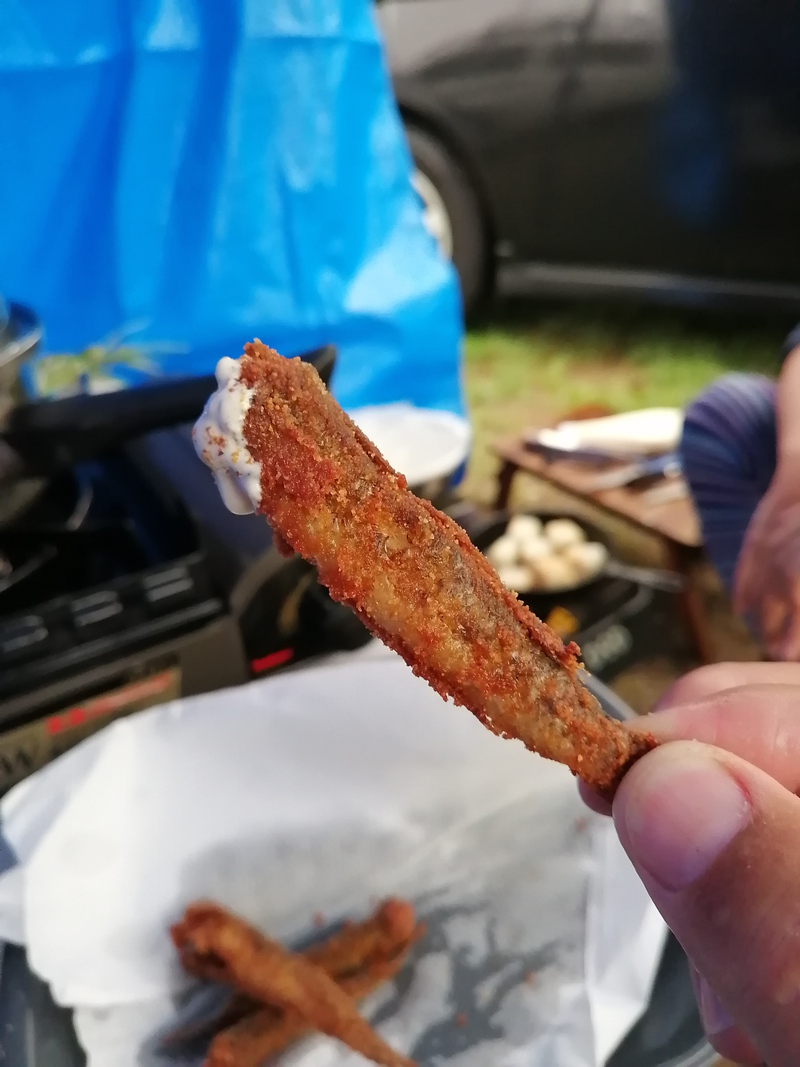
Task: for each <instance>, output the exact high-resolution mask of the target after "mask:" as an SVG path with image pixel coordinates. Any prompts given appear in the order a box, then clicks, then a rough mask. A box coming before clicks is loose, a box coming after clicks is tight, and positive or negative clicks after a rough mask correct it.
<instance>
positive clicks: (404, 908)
mask: <svg viewBox="0 0 800 1067" xmlns="http://www.w3.org/2000/svg"><path fill="white" fill-rule="evenodd" d="M423 932H424V926H423V925H422V924H421V923H418V922H417V919H416V916H415V913H414V908H413V907H412V905H411V904H409V903H408V902H407V901H405V900H398V899H395V898H390V899H388V900H385V901H383V902H382V903H381V904H380V905H379V907H378V908H377V909H376V911H375V913H374V914H373V915H371V916H370V917H369V918H368V919H366V920H364V921H363V922H359V923H355V922H346V923H344V925H343V926H342V927H341V929H339V930H338V931H337V932H336V933H334V934H332V935H330V936H329V937H327V938H325V939H324V940H323V941H320V942H319V943H317V944H314V945H311V946H310V947H309V948H307V949H306V950H305V951H304V952H303V953H302V955H303V956H304V957H305V959H306V960H308V961H309V962H310V963H313V964H315V965H316V966H317V967H320V968H321V969H322V970H323V971H325V973H326V974H328V975H330V977H331V978H333V979H334V980H335V981H336V982H337V984H338V985H339V986H340V987H341V988H342V989H343V990H344V991H345V993H347V994H348V996H350V997H352V998H353V999H354V1000H358V999H360V998H362V997H364V996H366V995H367V994H368V993H371V992H372V991H373V990H374V989H376V988H377V987H378V986H379V985H380V984H381V983H382V982H384V981H388V980H389V979H390V978H393V977H394V976H395V975H396V974H397V972H398V971H399V970H400V968H401V967H402V965H403V963H404V961H405V959H406V956H407V955H408V950H409V949H410V948H411V946H412V945H413V944H414V943H415V942H416V941H417V940H418V939H419V938H420V937H421V936H422V934H423ZM173 937H174V940H176V942H177V944H178V947H179V951H180V955H181V961H182V963H183V964H184V968H185V969H186V970H187V971H188V972H189V973H190V974H192V975H193V976H194V977H196V978H201V979H203V980H209V979H211V980H214V981H219V982H223V983H225V984H226V985H233V983H234V978H233V976H232V974H231V973H230V971H229V970H228V968H227V967H226V966H225V964H224V962H223V961H222V960H220V959H219V958H218V957H215V956H213V954H209V953H205V954H200V953H198V952H197V950H196V948H195V947H194V943H193V942H191V943H190V940H189V939H188V938H186V937H184V936H183V933H182V932H181V931H179V932H178V933H176V934H174V935H173ZM312 1030H313V1027H312V1026H311V1024H310V1023H309V1022H308V1021H307V1020H306V1019H304V1018H303V1017H302V1016H301V1015H299V1014H297V1013H296V1012H292V1011H283V1010H281V1009H279V1008H275V1007H274V1006H268V1005H264V1004H263V1003H261V1002H259V1001H258V1000H254V999H253V998H252V997H249V996H247V995H245V994H243V993H241V992H239V991H238V990H236V989H234V991H233V992H232V993H231V996H230V998H229V999H228V1000H227V1002H226V1003H225V1004H223V1005H222V1007H221V1009H220V1010H219V1011H217V1012H216V1013H215V1014H214V1015H213V1016H212V1017H211V1018H209V1019H205V1020H202V1021H201V1022H200V1023H196V1024H193V1025H190V1026H186V1027H182V1028H181V1029H180V1030H178V1031H175V1032H173V1033H171V1034H170V1035H169V1036H168V1037H167V1038H166V1039H165V1040H164V1045H165V1047H170V1046H175V1045H179V1044H185V1043H186V1042H187V1041H196V1040H198V1039H201V1038H204V1037H206V1038H208V1037H213V1040H212V1042H211V1045H210V1047H209V1050H208V1054H207V1056H206V1060H205V1063H204V1067H260V1064H262V1063H263V1062H264V1060H266V1059H267V1058H268V1057H269V1056H273V1055H275V1054H276V1053H278V1052H280V1051H281V1050H282V1049H284V1048H285V1047H286V1046H287V1045H290V1044H292V1042H294V1041H296V1040H298V1039H299V1038H300V1037H302V1036H303V1035H304V1034H306V1033H308V1032H310V1031H312ZM214 1035H216V1036H214Z"/></svg>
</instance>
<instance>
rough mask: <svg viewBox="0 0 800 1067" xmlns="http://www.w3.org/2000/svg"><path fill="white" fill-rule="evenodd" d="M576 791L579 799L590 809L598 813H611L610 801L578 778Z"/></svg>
mask: <svg viewBox="0 0 800 1067" xmlns="http://www.w3.org/2000/svg"><path fill="white" fill-rule="evenodd" d="M578 792H579V793H580V796H581V800H582V801H583V802H584V804H585V805H586V806H587V808H591V810H592V811H594V812H597V814H598V815H610V814H611V802H610V801H609V800H606V798H605V797H603V796H601V795H600V793H598V792H597V790H596V789H593V788H592V787H591V786H590V785H587V784H586V782H584V781H581V780H580V779H579V780H578Z"/></svg>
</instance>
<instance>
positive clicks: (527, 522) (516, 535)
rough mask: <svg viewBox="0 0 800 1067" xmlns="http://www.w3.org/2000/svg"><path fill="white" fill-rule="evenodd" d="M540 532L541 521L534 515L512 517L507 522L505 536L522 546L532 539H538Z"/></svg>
mask: <svg viewBox="0 0 800 1067" xmlns="http://www.w3.org/2000/svg"><path fill="white" fill-rule="evenodd" d="M541 532H542V523H541V520H540V519H537V518H536V516H535V515H513V516H512V517H511V518H510V519H509V520H508V526H507V527H506V533H505V536H506V537H510V538H511V539H512V540H513V541H516V543H517V544H518V545H522V544H524V543H525V541H527V540H529V539H530V538H532V537H539V536H540V535H541Z"/></svg>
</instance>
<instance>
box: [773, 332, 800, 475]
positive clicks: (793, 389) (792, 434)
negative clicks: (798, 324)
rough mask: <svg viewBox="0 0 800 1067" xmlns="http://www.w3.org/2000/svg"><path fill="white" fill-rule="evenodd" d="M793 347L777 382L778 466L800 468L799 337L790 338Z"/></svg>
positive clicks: (793, 335)
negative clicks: (796, 466) (799, 466)
mask: <svg viewBox="0 0 800 1067" xmlns="http://www.w3.org/2000/svg"><path fill="white" fill-rule="evenodd" d="M791 340H792V341H794V342H795V343H794V346H793V347H791V348H790V351H789V354H788V355H787V357H786V360H785V361H784V364H783V369H782V371H781V375H780V378H779V379H778V396H777V403H776V408H777V410H776V414H777V426H778V464H779V466H784V465H786V464H791V465H793V466H794V465H800V336H798V331H797V330H795V331H794V333H793V334H792V335H791Z"/></svg>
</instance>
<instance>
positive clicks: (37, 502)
mask: <svg viewBox="0 0 800 1067" xmlns="http://www.w3.org/2000/svg"><path fill="white" fill-rule="evenodd" d="M139 482H140V480H137V475H136V472H135V471H134V470H133V469H129V466H128V465H126V464H125V462H124V458H123V457H121V456H119V457H115V458H114V459H109V460H107V461H104V462H103V463H97V464H91V465H86V466H82V467H78V468H76V469H75V470H74V471H71V472H69V473H67V474H64V475H61V476H59V477H57V478H54V479H53V480H52V481H50V482H48V483H45V484H44V485H43V487H41V488H40V490H39V492H38V493H37V494H36V495H35V498H34V499H33V501H32V503H30V504H29V506H28V507H27V508H26V509H25V511H24V512H23V514H22V515H21V517H19V518H17V519H16V520H14V521H10V522H7V523H5V524H3V525H2V526H0V617H3V616H6V615H8V614H9V613H11V612H17V611H20V610H26V609H28V608H29V607H30V606H31V605H33V604H37V603H39V602H42V601H47V600H51V599H53V598H55V597H58V596H63V595H65V594H70V593H77V592H79V591H81V590H84V589H87V588H91V587H92V586H96V585H100V584H102V583H105V582H108V581H113V580H114V579H116V578H119V577H122V576H123V575H125V574H130V573H132V572H135V571H140V570H143V569H145V568H146V567H148V566H152V565H153V564H157V563H161V562H164V561H165V560H167V559H169V558H174V557H175V556H177V555H181V554H183V553H188V552H192V551H194V549H195V547H196V544H195V540H194V538H193V537H192V536H190V535H189V534H188V532H187V530H186V529H185V528H184V529H183V530H181V524H180V523H179V522H178V523H177V524H175V523H173V522H172V521H171V518H169V517H168V518H165V517H164V516H160V515H159V514H158V512H159V507H158V501H157V500H154V494H153V492H152V488H148V489H147V491H146V492H145V489H144V487H143V486H141V484H139ZM11 488H12V491H13V486H12V487H11ZM154 525H155V526H157V527H159V531H160V530H162V529H168V530H172V529H173V526H177V528H178V534H177V536H173V537H172V538H170V537H167V538H166V540H164V539H163V538H162V537H160V536H157V535H156V536H154V535H153V533H152V527H153V526H154ZM181 535H183V536H181ZM170 550H171V551H170Z"/></svg>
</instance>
